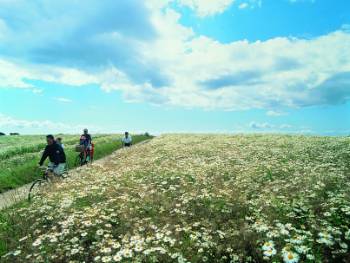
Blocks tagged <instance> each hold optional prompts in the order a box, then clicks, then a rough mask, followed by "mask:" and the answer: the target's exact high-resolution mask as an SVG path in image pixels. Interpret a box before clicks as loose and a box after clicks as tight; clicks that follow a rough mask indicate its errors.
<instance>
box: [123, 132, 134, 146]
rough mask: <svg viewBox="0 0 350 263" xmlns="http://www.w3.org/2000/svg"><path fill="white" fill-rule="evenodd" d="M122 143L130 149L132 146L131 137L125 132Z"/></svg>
mask: <svg viewBox="0 0 350 263" xmlns="http://www.w3.org/2000/svg"><path fill="white" fill-rule="evenodd" d="M122 143H123V146H124V147H130V146H131V145H132V138H131V135H129V133H128V132H125V135H124V137H123V139H122Z"/></svg>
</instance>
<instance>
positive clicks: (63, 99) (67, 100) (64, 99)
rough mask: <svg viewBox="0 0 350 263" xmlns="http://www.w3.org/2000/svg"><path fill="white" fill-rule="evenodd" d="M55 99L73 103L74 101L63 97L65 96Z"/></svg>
mask: <svg viewBox="0 0 350 263" xmlns="http://www.w3.org/2000/svg"><path fill="white" fill-rule="evenodd" d="M55 100H57V101H59V102H63V103H72V102H73V101H72V100H71V99H67V98H63V97H59V98H55Z"/></svg>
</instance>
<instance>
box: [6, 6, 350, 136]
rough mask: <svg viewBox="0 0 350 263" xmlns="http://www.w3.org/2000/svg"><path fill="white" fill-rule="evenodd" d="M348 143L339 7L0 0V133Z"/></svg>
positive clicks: (345, 43)
mask: <svg viewBox="0 0 350 263" xmlns="http://www.w3.org/2000/svg"><path fill="white" fill-rule="evenodd" d="M84 127H88V128H90V130H91V132H92V133H97V132H121V131H124V130H130V131H132V132H145V131H148V132H151V133H157V134H158V133H165V132H219V133H232V132H267V133H269V132H282V133H303V134H320V135H348V134H350V2H349V1H347V0H339V1H331V0H322V1H321V0H235V1H233V0H216V1H211V0H162V1H161V0H149V1H138V0H130V1H123V2H118V3H117V1H113V0H105V1H103V3H102V2H101V1H97V0H87V1H68V0H61V1H48V0H33V1H25V0H13V1H10V0H0V131H5V132H13V131H18V132H21V133H51V132H53V133H56V132H69V133H79V132H80V131H81V129H82V128H84Z"/></svg>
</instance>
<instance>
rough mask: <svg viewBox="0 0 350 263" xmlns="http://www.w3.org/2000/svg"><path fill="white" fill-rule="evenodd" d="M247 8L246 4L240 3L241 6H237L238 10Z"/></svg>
mask: <svg viewBox="0 0 350 263" xmlns="http://www.w3.org/2000/svg"><path fill="white" fill-rule="evenodd" d="M247 7H249V5H248V3H241V4H240V5H239V6H238V8H239V9H245V8H247Z"/></svg>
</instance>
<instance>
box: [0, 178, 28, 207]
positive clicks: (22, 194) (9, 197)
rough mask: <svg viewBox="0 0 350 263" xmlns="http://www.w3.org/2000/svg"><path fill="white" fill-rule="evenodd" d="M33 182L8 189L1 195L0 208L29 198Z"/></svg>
mask: <svg viewBox="0 0 350 263" xmlns="http://www.w3.org/2000/svg"><path fill="white" fill-rule="evenodd" d="M31 185H32V184H31V183H30V184H26V185H24V186H21V187H19V188H16V189H13V190H10V191H7V192H5V193H3V194H1V195H0V210H1V209H3V208H6V207H9V206H11V205H13V204H16V203H18V202H19V201H22V200H24V199H26V198H27V196H28V192H29V188H30V186H31Z"/></svg>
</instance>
